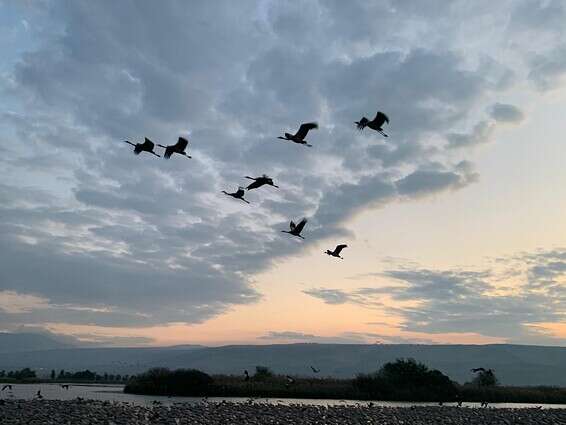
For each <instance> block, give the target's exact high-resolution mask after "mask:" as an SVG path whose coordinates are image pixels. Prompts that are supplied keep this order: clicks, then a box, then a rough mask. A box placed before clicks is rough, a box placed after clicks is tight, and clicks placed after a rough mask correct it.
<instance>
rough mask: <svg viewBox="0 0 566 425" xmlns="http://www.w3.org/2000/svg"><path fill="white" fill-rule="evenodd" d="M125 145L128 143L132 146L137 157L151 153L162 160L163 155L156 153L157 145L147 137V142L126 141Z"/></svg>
mask: <svg viewBox="0 0 566 425" xmlns="http://www.w3.org/2000/svg"><path fill="white" fill-rule="evenodd" d="M124 143H127V144H129V145H132V146H133V147H134V153H135V154H136V155H139V154H140V153H142V152H149V153H152V154H154V155H155V156H158V157H160V158H161V155H157V154H156V153H155V152H154V151H153V148H154V147H155V143H153V142H152V141H151V140H149V139H148V138H147V137H146V138H145V141H144V142H143V143H132V142H130V141H128V140H124Z"/></svg>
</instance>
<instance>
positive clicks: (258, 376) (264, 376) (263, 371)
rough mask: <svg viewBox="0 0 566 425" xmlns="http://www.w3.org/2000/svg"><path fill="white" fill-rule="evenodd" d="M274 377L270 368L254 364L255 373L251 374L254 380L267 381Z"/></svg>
mask: <svg viewBox="0 0 566 425" xmlns="http://www.w3.org/2000/svg"><path fill="white" fill-rule="evenodd" d="M273 377H274V374H273V372H272V371H271V369H269V368H268V367H265V366H256V367H255V374H254V376H253V379H254V381H267V380H269V379H272V378H273Z"/></svg>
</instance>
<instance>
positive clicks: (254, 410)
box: [0, 400, 566, 425]
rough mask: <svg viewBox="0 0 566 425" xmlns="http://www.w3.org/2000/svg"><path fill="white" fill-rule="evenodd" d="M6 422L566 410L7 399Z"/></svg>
mask: <svg viewBox="0 0 566 425" xmlns="http://www.w3.org/2000/svg"><path fill="white" fill-rule="evenodd" d="M0 424H2V425H15V424H18V425H19V424H29V425H33V424H38V425H48V424H57V425H59V424H73V425H75V424H76V425H82V424H85V425H86V424H104V425H126V424H159V425H160V424H163V425H169V424H170V425H181V424H203V425H214V424H220V425H244V424H253V425H258V424H266V425H267V424H269V425H277V424H313V425H314V424H328V425H333V424H337V425H338V424H340V425H344V424H376V425H377V424H379V425H401V424H403V425H425V424H426V425H428V424H452V425H458V424H462V425H475V424H478V425H480V424H481V425H485V424H504V425H510V424H517V425H519V424H526V425H543V424H553V425H557V424H566V409H546V410H542V409H540V410H539V409H489V408H488V409H479V408H465V407H464V408H456V407H422V406H419V407H369V406H368V405H359V406H332V407H324V406H306V405H291V406H284V405H268V404H262V403H249V404H244V403H200V404H185V403H175V404H173V405H171V406H164V405H155V406H153V407H145V406H137V405H133V404H128V403H117V402H113V403H111V402H104V401H94V400H85V401H82V400H73V401H62V400H27V401H24V400H3V401H2V402H0Z"/></svg>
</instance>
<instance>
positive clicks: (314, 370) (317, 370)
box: [311, 366, 320, 373]
mask: <svg viewBox="0 0 566 425" xmlns="http://www.w3.org/2000/svg"><path fill="white" fill-rule="evenodd" d="M311 370H312V371H313V372H314V373H318V372H320V369H317V368H316V367H314V366H311Z"/></svg>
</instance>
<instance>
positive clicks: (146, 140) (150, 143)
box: [143, 137, 155, 150]
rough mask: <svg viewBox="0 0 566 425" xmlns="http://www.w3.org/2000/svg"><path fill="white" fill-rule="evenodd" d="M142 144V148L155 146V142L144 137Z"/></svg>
mask: <svg viewBox="0 0 566 425" xmlns="http://www.w3.org/2000/svg"><path fill="white" fill-rule="evenodd" d="M143 146H144V148H149V149H151V150H153V147H154V146H155V144H154V143H153V142H152V141H151V140H149V139H148V138H147V137H146V138H145V142H143Z"/></svg>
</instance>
